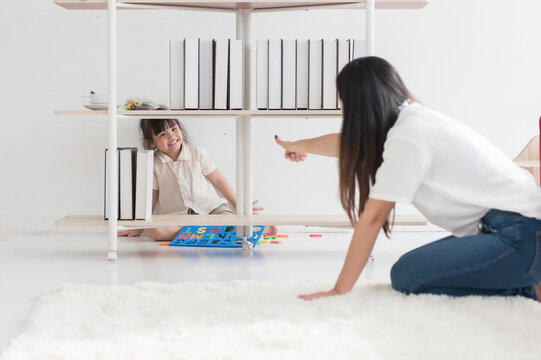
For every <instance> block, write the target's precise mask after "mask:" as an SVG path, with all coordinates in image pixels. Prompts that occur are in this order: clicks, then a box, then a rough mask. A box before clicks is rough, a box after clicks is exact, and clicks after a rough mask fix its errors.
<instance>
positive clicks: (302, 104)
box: [297, 40, 308, 109]
mask: <svg viewBox="0 0 541 360" xmlns="http://www.w3.org/2000/svg"><path fill="white" fill-rule="evenodd" d="M297 109H308V40H297Z"/></svg>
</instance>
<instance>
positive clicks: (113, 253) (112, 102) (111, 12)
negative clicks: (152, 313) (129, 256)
mask: <svg viewBox="0 0 541 360" xmlns="http://www.w3.org/2000/svg"><path fill="white" fill-rule="evenodd" d="M116 46H117V44H116V0H107V76H108V87H107V90H108V92H109V99H108V102H109V105H108V120H109V121H108V123H109V150H108V151H109V154H108V159H107V160H108V161H107V166H108V168H107V171H108V174H109V175H108V177H107V179H108V183H107V205H108V208H109V226H108V230H109V232H108V235H109V253H108V254H107V258H108V260H109V261H116V259H117V241H118V240H117V215H118V176H119V175H118V153H117V117H116V102H117V99H116V97H117V96H116V92H117V72H116V61H117V60H116V50H117V48H116Z"/></svg>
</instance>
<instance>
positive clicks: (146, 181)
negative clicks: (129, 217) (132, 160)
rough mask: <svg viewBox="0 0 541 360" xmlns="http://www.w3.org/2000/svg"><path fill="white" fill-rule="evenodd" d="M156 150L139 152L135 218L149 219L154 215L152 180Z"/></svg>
mask: <svg viewBox="0 0 541 360" xmlns="http://www.w3.org/2000/svg"><path fill="white" fill-rule="evenodd" d="M153 165H154V151H152V150H143V151H138V152H137V167H136V171H137V176H136V181H135V218H136V219H141V220H148V219H150V217H151V216H152V182H153V169H154V168H153Z"/></svg>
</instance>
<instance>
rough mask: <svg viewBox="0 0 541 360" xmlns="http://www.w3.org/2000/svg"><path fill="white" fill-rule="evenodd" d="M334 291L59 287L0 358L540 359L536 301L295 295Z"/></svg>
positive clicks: (250, 286) (293, 286)
mask: <svg viewBox="0 0 541 360" xmlns="http://www.w3.org/2000/svg"><path fill="white" fill-rule="evenodd" d="M330 285H331V284H302V283H294V282H255V281H232V282H226V283H180V284H157V283H139V284H136V285H134V286H120V287H107V286H95V285H62V286H59V287H56V288H53V289H50V290H48V291H47V292H45V293H44V294H43V296H42V297H41V299H40V300H39V302H38V304H37V307H36V309H35V311H34V312H33V314H32V315H31V316H30V319H29V321H28V323H27V327H26V330H25V331H24V333H22V334H21V335H19V336H18V337H16V338H15V339H14V340H13V341H12V342H11V344H10V345H9V347H8V348H7V349H6V350H5V352H4V353H3V354H2V356H1V357H0V358H1V360H13V359H40V360H44V359H54V360H61V359H70V360H73V359H77V360H79V359H115V360H117V359H130V360H133V359H145V360H147V359H158V360H165V359H213V360H214V359H278V360H284V359H295V360H297V359H332V360H342V359H416V360H417V359H431V360H432V359H438V360H440V359H453V360H456V359H460V360H462V359H476V360H477V359H491V360H494V359H506V360H508V359H541V346H540V344H541V342H540V340H541V304H538V303H537V302H535V301H532V300H527V299H522V298H481V297H469V298H455V299H453V298H449V297H444V296H429V295H423V296H405V295H402V294H399V293H397V292H394V291H393V290H391V288H390V286H389V285H364V286H360V287H357V288H356V289H355V290H354V291H353V292H352V293H350V294H348V295H344V296H339V297H332V298H327V299H322V300H318V301H313V302H305V301H303V300H300V299H297V298H296V295H297V294H299V293H304V292H308V291H313V290H322V289H327V288H329V286H330Z"/></svg>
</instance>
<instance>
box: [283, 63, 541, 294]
mask: <svg viewBox="0 0 541 360" xmlns="http://www.w3.org/2000/svg"><path fill="white" fill-rule="evenodd" d="M337 88H338V92H339V96H340V98H341V105H342V106H341V109H342V112H343V123H342V131H341V133H340V134H329V135H325V136H322V137H318V138H313V139H305V140H300V141H294V142H289V141H282V140H281V139H280V138H278V137H277V136H276V142H277V143H278V144H279V145H281V146H282V147H283V148H284V149H285V152H286V153H285V154H286V158H288V159H290V160H292V161H302V160H304V159H305V157H306V156H307V154H309V153H312V154H318V155H325V156H333V157H338V158H339V178H340V184H339V188H340V201H341V203H342V206H343V208H344V209H345V211H346V213H347V214H348V216H349V219H350V220H351V222H352V224H353V225H354V226H355V231H354V233H353V237H352V239H351V243H350V246H349V249H348V253H347V256H346V260H345V263H344V266H343V268H342V271H341V273H340V275H339V277H338V280H337V282H336V285H335V287H334V288H333V289H332V290H329V291H322V292H317V293H314V294H308V295H301V296H300V297H301V298H303V299H305V300H311V299H315V298H319V297H324V296H332V295H339V294H344V293H347V292H349V291H350V290H351V289H352V287H353V285H354V284H355V282H356V281H357V278H358V277H359V275H360V274H361V272H362V270H363V268H364V266H365V264H366V261H367V260H368V257H369V255H370V253H371V251H372V248H373V246H374V243H375V241H376V237H377V234H378V232H379V231H380V229H383V230H384V232H385V234H386V235H389V232H390V224H389V215H390V213H391V210H392V209H393V208H394V205H395V203H396V202H404V203H411V204H413V205H414V206H415V207H416V208H417V209H418V210H419V211H420V212H421V213H422V214H423V215H424V216H425V217H426V218H427V219H428V220H429V221H430V222H432V223H434V224H436V225H438V226H441V227H442V228H444V229H446V230H448V231H450V232H452V234H453V235H452V236H449V237H446V238H444V239H441V240H438V241H435V242H432V243H430V244H427V245H425V246H422V247H420V248H418V249H415V250H413V251H411V252H409V253H407V254H405V255H404V256H402V257H401V258H400V259H399V260H398V262H397V263H396V264H394V266H393V268H392V270H391V282H392V286H393V288H394V289H395V290H398V291H401V292H403V293H407V294H423V293H430V294H446V295H452V296H466V295H521V296H525V297H528V298H531V299H535V300H539V299H541V286H540V285H539V283H540V282H541V220H538V219H541V190H540V188H538V187H537V186H536V184H535V182H534V179H533V177H532V176H531V175H530V174H529V173H527V172H526V171H524V170H523V169H520V168H519V167H518V166H516V165H515V164H514V163H513V162H512V161H511V160H509V159H508V158H507V157H506V156H505V155H504V154H503V153H502V152H501V151H499V150H498V149H497V148H496V147H495V146H494V145H492V144H491V143H490V142H488V141H487V140H486V139H485V138H484V137H483V136H481V135H480V134H478V133H477V132H475V131H474V130H472V129H470V128H468V127H466V126H464V125H463V124H461V123H459V122H457V121H454V120H453V119H450V118H449V117H447V116H445V115H443V114H441V113H438V112H436V111H433V110H430V109H428V108H425V107H423V106H422V105H420V104H419V103H417V102H415V99H414V98H413V96H412V95H411V94H410V92H409V91H408V89H407V88H406V86H405V85H404V83H403V82H402V80H401V78H400V76H399V75H398V73H397V72H396V70H395V69H394V68H393V67H392V66H391V65H390V64H389V63H388V62H387V61H385V60H383V59H381V58H377V57H366V58H361V59H357V60H354V61H352V62H351V63H349V64H348V65H347V66H346V67H345V68H344V69H343V70H342V71H341V72H340V74H339V75H338V77H337Z"/></svg>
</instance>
